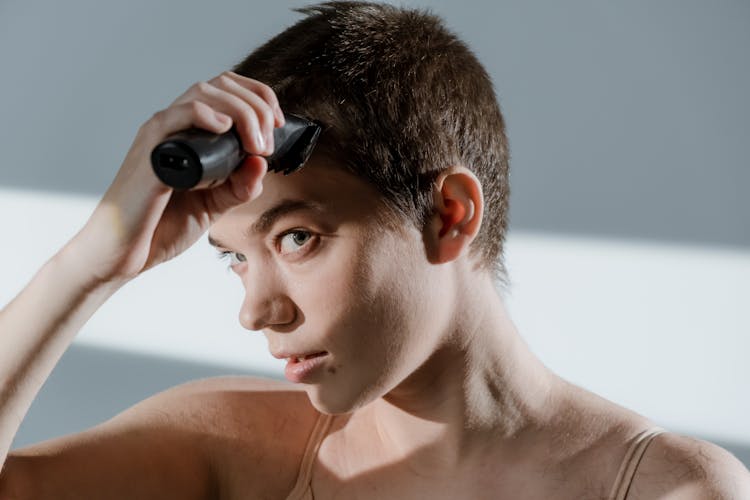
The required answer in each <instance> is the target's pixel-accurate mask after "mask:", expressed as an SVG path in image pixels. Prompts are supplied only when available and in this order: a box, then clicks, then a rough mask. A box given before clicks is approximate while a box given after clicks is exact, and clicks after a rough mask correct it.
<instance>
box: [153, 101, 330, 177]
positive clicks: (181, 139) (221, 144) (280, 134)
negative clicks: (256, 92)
mask: <svg viewBox="0 0 750 500" xmlns="http://www.w3.org/2000/svg"><path fill="white" fill-rule="evenodd" d="M284 119H285V123H284V126H283V127H278V128H275V129H274V130H273V143H274V148H275V149H274V152H273V154H272V155H271V156H269V157H268V158H266V160H267V161H268V170H269V171H271V172H283V174H284V175H288V174H290V173H292V172H294V171H296V170H299V169H300V168H302V166H303V165H304V164H305V162H306V161H307V159H308V158H309V157H310V154H311V153H312V150H313V148H314V146H315V144H316V142H317V141H318V136H319V135H320V131H321V130H322V127H321V126H320V125H319V124H318V123H315V122H313V121H310V120H307V119H305V118H301V117H299V116H296V115H284ZM246 156H247V153H246V152H245V151H244V150H243V149H242V142H241V140H240V138H239V136H238V135H237V132H236V130H235V129H234V127H232V128H231V129H230V130H229V132H225V133H223V134H214V133H212V132H208V131H206V130H202V129H197V128H191V129H188V130H184V131H182V132H178V133H176V134H174V135H171V136H169V137H167V138H166V139H165V140H164V142H162V143H161V144H159V145H158V146H156V147H155V148H154V150H153V151H152V152H151V165H152V166H153V168H154V172H155V173H156V176H157V177H158V178H159V179H160V180H161V181H162V182H163V183H164V184H166V185H167V186H171V187H173V188H175V189H204V188H210V187H213V186H216V185H218V184H221V183H222V182H224V181H225V180H226V178H227V177H229V174H231V173H232V172H233V171H234V170H235V169H236V168H237V167H239V166H240V164H241V163H242V160H244V159H245V157H246Z"/></svg>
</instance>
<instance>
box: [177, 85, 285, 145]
mask: <svg viewBox="0 0 750 500" xmlns="http://www.w3.org/2000/svg"><path fill="white" fill-rule="evenodd" d="M193 101H200V102H204V103H206V104H208V105H209V106H210V107H212V108H213V109H215V110H216V111H219V112H221V113H224V114H226V115H228V116H230V117H231V119H232V122H233V124H234V125H235V128H236V130H237V132H238V133H239V135H240V139H241V140H242V145H243V148H244V149H245V150H246V151H247V152H249V153H251V154H257V155H263V156H270V155H271V154H273V150H274V144H273V129H274V127H278V126H281V125H283V123H284V117H283V113H282V112H281V108H280V107H279V103H278V100H277V98H276V95H275V94H274V92H273V90H271V88H270V87H268V86H267V85H265V84H263V83H261V82H258V81H256V80H253V79H251V78H246V77H243V76H241V75H238V74H236V73H232V72H224V73H222V74H221V75H219V76H217V77H216V78H214V79H212V80H210V81H209V82H198V83H196V84H195V85H193V86H192V87H191V88H190V89H189V90H188V91H187V92H185V94H183V95H182V96H180V97H179V98H178V99H177V100H175V102H174V103H173V104H172V106H170V108H172V107H178V106H181V105H183V104H186V103H189V102H193ZM168 109H169V108H168Z"/></svg>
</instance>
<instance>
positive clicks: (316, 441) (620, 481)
mask: <svg viewBox="0 0 750 500" xmlns="http://www.w3.org/2000/svg"><path fill="white" fill-rule="evenodd" d="M332 420H333V415H325V414H322V413H321V414H320V415H319V416H318V419H317V420H316V421H315V426H314V427H313V430H312V432H311V433H310V437H309V438H308V440H307V446H305V453H304V455H303V457H302V465H301V466H300V469H299V475H298V476H297V482H296V483H295V485H294V488H293V489H292V492H291V493H290V494H289V496H287V499H286V500H315V499H314V497H313V494H312V488H311V486H310V480H311V479H312V468H313V464H314V463H315V458H316V457H317V455H318V450H319V449H320V444H321V443H322V442H323V438H325V436H326V434H327V433H328V428H329V427H330V426H331V421H332ZM663 432H664V429H661V428H659V427H653V428H651V429H646V430H645V431H643V432H641V433H640V434H638V435H637V436H635V437H634V438H633V442H632V443H631V444H630V447H629V448H628V451H627V452H626V453H625V457H624V458H623V460H622V464H620V470H619V471H618V472H617V478H616V479H615V483H614V484H613V485H612V492H611V493H610V494H609V497H607V498H609V500H625V498H626V497H627V495H628V490H629V489H630V484H631V483H632V481H633V477H634V476H635V472H636V470H638V464H639V463H640V462H641V458H643V454H644V453H645V451H646V448H648V445H649V444H651V441H652V440H653V439H654V438H655V437H656V436H658V435H659V434H662V433H663Z"/></svg>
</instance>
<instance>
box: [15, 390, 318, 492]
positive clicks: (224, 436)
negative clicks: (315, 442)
mask: <svg viewBox="0 0 750 500" xmlns="http://www.w3.org/2000/svg"><path fill="white" fill-rule="evenodd" d="M318 415H319V414H318V412H317V411H316V410H315V409H314V408H313V407H312V406H311V405H310V403H309V400H308V398H307V395H306V393H305V392H304V391H303V390H300V389H299V388H297V387H296V386H292V385H291V384H288V383H286V382H281V381H275V380H266V379H260V378H252V377H221V378H211V379H205V380H199V381H195V382H190V383H187V384H184V385H180V386H177V387H174V388H171V389H168V390H166V391H164V392H161V393H159V394H156V395H154V396H152V397H150V398H148V399H146V400H144V401H142V402H140V403H138V404H136V405H135V406H133V407H131V408H129V409H127V410H126V411H124V412H122V413H121V414H119V415H117V416H115V417H114V418H112V419H111V420H109V421H107V422H105V423H103V424H101V425H98V426H96V427H93V428H91V429H89V430H87V431H84V432H83V433H80V434H74V435H70V436H65V437H61V438H57V439H54V440H51V441H47V442H43V443H39V444H37V445H34V446H31V447H28V448H25V449H22V450H16V451H14V452H13V453H12V454H11V455H10V456H9V457H8V460H7V461H6V463H5V467H4V469H3V481H0V483H1V484H0V490H2V491H15V492H22V493H23V494H21V493H19V494H18V496H19V498H21V497H22V498H27V497H28V498H56V497H57V496H56V495H57V494H56V492H58V493H59V492H60V491H68V492H70V494H71V497H76V498H92V497H102V498H103V497H107V498H142V497H149V498H151V497H157V494H156V492H160V493H159V494H158V497H160V498H205V497H210V498H243V497H246V496H247V492H248V491H251V492H253V493H254V494H257V497H258V498H284V497H285V496H286V494H287V493H288V492H289V491H291V489H292V487H293V486H294V483H295V481H296V479H297V472H298V469H299V465H300V463H301V460H302V455H303V453H304V449H305V446H306V443H307V439H308V437H309V434H310V432H311V431H312V428H313V426H314V424H315V422H316V420H317V418H318ZM40 477H42V478H44V481H38V480H37V479H38V478H40ZM3 487H4V488H6V490H3ZM2 491H0V496H2ZM93 492H97V493H96V494H94V493H93ZM125 492H130V493H128V495H126V494H125ZM201 492H203V493H201ZM123 495H125V496H123Z"/></svg>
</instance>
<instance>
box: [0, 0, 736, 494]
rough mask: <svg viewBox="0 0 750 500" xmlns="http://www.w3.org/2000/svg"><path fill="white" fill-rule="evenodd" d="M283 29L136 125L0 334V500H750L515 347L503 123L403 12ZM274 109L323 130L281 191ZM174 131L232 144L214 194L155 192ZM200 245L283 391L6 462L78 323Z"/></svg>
mask: <svg viewBox="0 0 750 500" xmlns="http://www.w3.org/2000/svg"><path fill="white" fill-rule="evenodd" d="M302 13H303V14H305V15H306V17H304V18H303V19H302V20H300V21H299V22H298V23H297V24H295V25H293V26H292V27H290V28H288V29H287V30H285V31H284V32H282V33H281V34H279V35H277V36H276V37H274V38H272V39H271V40H270V41H268V42H267V43H266V44H265V45H263V46H262V47H260V48H258V49H257V50H256V51H254V52H253V53H252V54H250V55H249V56H248V57H247V58H246V59H244V60H243V61H242V62H240V63H239V64H238V65H237V66H236V67H235V68H233V70H232V71H227V72H224V73H222V74H221V75H218V76H217V77H215V78H213V79H211V80H209V81H207V82H199V83H197V84H195V85H193V86H191V87H190V88H189V89H188V90H187V91H186V92H185V93H184V94H182V95H181V96H180V97H178V98H177V99H176V100H175V101H174V102H173V103H171V105H169V106H168V107H167V108H166V109H164V110H161V111H159V112H157V113H155V114H154V115H153V116H152V117H151V118H150V119H148V120H147V121H146V122H145V123H144V124H143V125H142V126H141V128H140V129H139V130H138V132H137V134H136V136H135V139H134V141H133V144H132V146H131V148H130V150H129V151H128V153H127V155H126V157H125V159H124V162H123V164H122V166H121V168H120V170H119V171H118V173H117V175H116V177H115V178H114V180H113V182H112V184H111V186H110V187H109V189H108V190H107V191H106V193H105V194H104V196H103V198H102V200H101V202H100V203H99V204H98V206H97V207H96V209H95V210H94V212H93V214H92V215H91V217H90V219H89V220H88V221H87V222H86V224H85V225H84V227H83V228H82V229H81V230H80V232H78V233H77V234H76V235H75V236H74V237H73V238H72V239H71V240H70V241H69V242H68V243H67V244H66V245H65V246H64V247H63V248H62V249H61V250H60V251H59V252H58V253H57V254H55V255H54V256H53V257H52V258H51V259H50V260H49V261H48V262H47V263H46V264H45V265H44V266H43V267H42V268H41V269H40V270H39V272H38V273H37V274H36V276H35V277H34V278H33V279H32V280H31V282H30V283H29V284H28V286H27V287H26V288H25V289H24V290H22V291H21V293H20V294H19V295H18V296H17V297H16V298H15V299H14V300H13V301H12V302H11V303H9V304H8V305H7V306H6V307H5V308H4V309H3V310H2V312H1V313H0V336H1V338H2V346H3V348H2V350H1V351H0V379H1V380H2V381H3V382H2V393H0V394H1V396H0V450H1V452H2V457H3V464H4V466H3V469H2V473H1V474H0V498H2V499H20V498H33V499H45V498H55V499H60V498H77V499H78V498H107V499H118V498H123V499H133V498H160V499H166V498H179V499H190V498H196V499H198V498H263V499H286V498H288V499H311V498H317V499H333V498H338V499H355V498H356V499H394V498H395V499H425V498H430V499H443V498H449V499H499V498H503V499H506V498H507V499H514V500H518V499H556V498H560V499H592V498H613V499H623V498H628V499H631V500H632V499H650V498H675V499H706V498H722V499H730V498H731V499H738V498H750V477H749V475H748V473H747V470H746V469H745V468H744V466H742V465H741V464H740V463H739V461H738V460H736V459H735V458H734V457H733V456H732V455H731V454H730V453H728V452H726V451H725V450H723V449H721V448H719V447H717V446H715V445H713V444H710V443H707V442H704V441H700V440H696V439H693V438H690V437H686V436H680V435H677V434H674V433H671V432H666V431H662V430H660V429H656V428H655V427H654V426H653V424H652V422H650V421H649V420H648V419H647V418H645V417H643V416H641V415H638V414H636V413H634V412H631V411H629V410H627V409H625V408H622V407H620V406H618V405H616V404H614V403H612V402H609V401H606V400H604V399H602V398H600V397H598V396H596V395H594V394H591V393H589V392H587V391H585V390H583V389H582V388H579V387H576V386H574V385H572V384H570V383H567V382H566V381H564V380H562V379H561V378H560V377H558V376H556V375H555V374H554V373H552V372H551V371H550V370H549V369H547V368H546V367H545V366H544V365H543V364H542V363H541V362H540V361H539V360H538V359H537V358H536V357H535V356H534V355H533V354H532V353H531V352H530V350H529V349H528V347H527V346H526V344H525V343H524V342H523V340H522V338H521V337H520V335H519V333H518V332H517V331H516V329H515V327H514V325H513V322H512V321H511V319H510V318H509V316H508V313H507V311H506V308H505V306H504V303H503V298H502V297H503V294H502V283H503V282H504V280H505V276H506V271H505V269H504V266H503V264H502V249H503V241H504V235H505V230H506V226H507V213H508V193H509V191H508V164H509V153H508V146H507V139H506V136H505V125H504V121H503V117H502V114H501V112H500V108H499V106H498V104H497V100H496V97H495V94H494V90H493V86H492V83H491V81H490V79H489V77H488V75H487V74H486V72H485V71H484V69H483V67H482V66H481V64H480V63H479V62H478V61H477V59H476V58H475V57H474V55H473V54H472V53H471V51H470V50H469V49H468V48H467V47H466V45H465V44H464V43H462V42H461V41H460V40H459V39H458V38H457V37H456V36H455V35H454V34H452V33H451V32H450V31H449V30H448V29H447V28H445V26H444V25H443V22H442V21H441V20H440V19H439V18H437V17H436V16H434V15H433V14H431V13H429V12H426V11H421V10H413V9H406V8H397V7H393V6H390V5H386V4H376V3H365V2H327V3H323V4H319V5H316V6H312V7H309V8H306V9H302ZM282 110H283V112H284V113H294V114H299V115H301V116H305V117H307V118H310V119H314V120H317V121H319V122H320V123H321V124H323V126H324V131H323V133H322V134H321V136H320V140H319V142H318V144H317V146H316V148H315V150H314V153H313V155H312V157H311V158H310V160H309V162H308V164H307V165H306V166H305V167H304V168H302V169H301V170H300V171H298V172H295V173H293V174H291V175H288V176H284V175H281V174H275V173H270V174H267V173H266V172H267V164H266V160H265V159H264V157H266V156H268V155H270V154H271V152H272V151H273V149H274V144H273V135H272V131H273V128H274V127H279V126H281V125H282V124H283V123H284V114H283V113H282ZM189 127H197V128H202V129H205V130H207V131H210V132H214V133H223V132H226V131H228V130H229V129H230V128H231V127H235V129H236V130H237V132H238V133H239V135H240V137H241V139H242V144H243V148H244V149H245V150H246V151H247V152H248V153H250V155H249V156H248V157H247V158H246V159H245V160H244V161H243V163H242V164H241V166H240V167H239V168H238V169H237V170H236V171H235V172H234V173H233V174H232V175H231V177H230V178H229V179H228V180H227V182H225V183H224V184H222V185H220V186H217V187H214V188H212V189H208V190H192V191H173V190H171V189H169V188H168V187H166V186H164V185H162V184H161V183H160V182H159V181H158V180H157V179H156V177H155V176H154V174H153V172H152V169H151V167H150V160H149V154H150V151H151V150H152V149H153V148H154V147H155V146H156V145H157V144H158V143H160V142H161V141H163V140H164V139H165V138H166V137H167V136H169V135H170V134H172V133H174V132H177V131H180V130H184V129H186V128H189ZM206 231H208V232H209V236H208V237H209V241H210V243H211V244H213V245H215V246H216V247H217V248H218V249H219V250H220V252H221V254H222V255H224V256H225V257H226V258H227V259H228V262H229V266H230V267H231V269H232V270H233V271H234V273H236V275H237V277H238V278H239V279H240V280H241V281H242V284H243V285H244V288H245V297H244V301H243V303H242V306H241V311H240V322H241V323H242V325H243V326H244V327H246V328H247V329H249V330H253V331H262V332H263V333H264V334H265V336H266V339H267V341H268V347H269V350H270V351H271V353H272V354H273V355H274V356H276V357H278V358H284V359H287V367H286V370H285V375H286V377H287V378H288V379H289V381H288V382H284V381H275V380H263V379H259V378H252V377H247V378H245V377H223V378H214V379H207V380H201V381H196V382H191V383H187V384H185V385H181V386H178V387H176V388H173V389H171V390H167V391H165V392H163V393H160V394H157V395H155V396H153V397H151V398H148V399H146V400H145V401H143V402H141V403H139V404H137V405H135V406H134V407H132V408H130V409H128V410H127V411H125V412H123V413H122V414H120V415H117V416H116V417H114V418H113V419H111V420H109V421H107V422H105V423H103V424H101V425H99V426H96V427H94V428H92V429H90V430H88V431H85V432H83V433H81V434H77V435H72V436H65V437H61V438H57V439H54V440H51V441H49V442H44V443H41V444H38V445H35V446H31V447H28V448H25V449H20V450H14V451H9V448H10V445H11V442H12V439H13V436H14V434H15V432H16V431H17V429H18V426H19V425H20V422H21V420H22V418H23V416H24V414H25V413H26V411H27V409H28V408H29V406H30V404H31V402H32V400H33V398H34V397H35V395H36V394H37V392H38V390H39V388H40V386H41V385H42V383H43V382H44V380H45V379H46V378H47V376H48V375H49V373H50V372H51V370H52V369H53V367H54V366H55V364H56V363H57V361H58V360H59V358H60V356H61V355H62V353H63V352H64V351H65V350H66V348H67V347H68V346H69V345H70V343H71V341H72V340H73V338H74V337H75V335H76V332H77V331H78V330H79V328H80V327H81V326H82V325H83V324H84V323H85V322H86V320H87V319H88V318H89V317H90V316H91V315H92V314H93V313H94V311H96V309H97V308H98V307H99V306H100V305H101V304H102V303H104V302H105V301H106V300H107V299H108V298H109V297H110V296H111V295H112V294H113V293H114V292H115V291H116V290H118V289H119V288H120V287H122V286H123V285H125V284H126V283H127V282H129V281H130V280H132V279H133V278H135V277H136V276H138V275H140V274H141V273H143V272H145V271H147V270H148V269H150V268H152V267H154V266H156V265H158V264H160V263H162V262H164V261H166V260H168V259H171V258H173V257H175V256H177V255H178V254H180V252H182V251H183V250H184V249H185V248H187V247H188V246H189V245H191V244H192V243H193V242H195V241H196V240H197V239H198V238H200V237H201V235H202V234H204V233H205V232H206Z"/></svg>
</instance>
